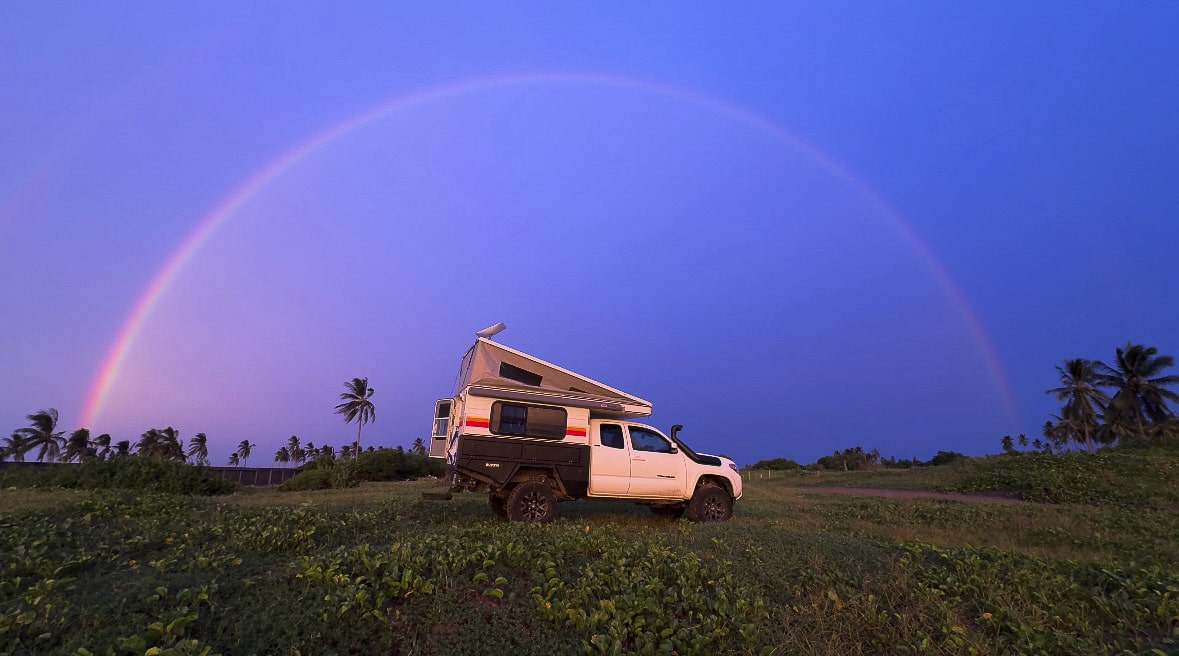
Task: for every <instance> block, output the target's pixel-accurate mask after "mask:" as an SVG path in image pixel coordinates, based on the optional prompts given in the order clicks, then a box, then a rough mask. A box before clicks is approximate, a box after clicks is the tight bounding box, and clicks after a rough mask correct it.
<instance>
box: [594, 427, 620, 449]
mask: <svg viewBox="0 0 1179 656" xmlns="http://www.w3.org/2000/svg"><path fill="white" fill-rule="evenodd" d="M599 435H601V437H602V446H608V447H610V448H611V449H622V448H625V447H626V444H625V443H624V442H623V441H622V426H619V425H618V424H602V426H601V429H600V432H599Z"/></svg>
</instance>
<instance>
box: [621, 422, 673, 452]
mask: <svg viewBox="0 0 1179 656" xmlns="http://www.w3.org/2000/svg"><path fill="white" fill-rule="evenodd" d="M630 445H631V448H633V449H634V450H635V451H648V452H653V453H671V444H669V443H668V441H667V440H665V439H663V436H662V435H660V434H658V433H656V432H653V431H649V430H647V429H645V428H639V427H638V426H631V427H630Z"/></svg>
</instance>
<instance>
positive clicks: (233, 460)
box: [229, 453, 241, 467]
mask: <svg viewBox="0 0 1179 656" xmlns="http://www.w3.org/2000/svg"><path fill="white" fill-rule="evenodd" d="M239 463H241V458H240V457H239V456H238V455H237V453H231V454H229V466H230V467H237V466H238V464H239Z"/></svg>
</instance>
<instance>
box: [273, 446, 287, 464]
mask: <svg viewBox="0 0 1179 656" xmlns="http://www.w3.org/2000/svg"><path fill="white" fill-rule="evenodd" d="M274 461H275V462H281V463H283V464H287V463H289V462H290V461H291V452H290V450H289V449H288V448H287V447H285V446H284V447H280V448H279V450H278V451H275V452H274Z"/></svg>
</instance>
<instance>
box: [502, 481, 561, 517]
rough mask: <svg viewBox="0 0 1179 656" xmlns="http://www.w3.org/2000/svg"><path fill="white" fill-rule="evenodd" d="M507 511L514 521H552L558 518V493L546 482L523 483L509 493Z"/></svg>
mask: <svg viewBox="0 0 1179 656" xmlns="http://www.w3.org/2000/svg"><path fill="white" fill-rule="evenodd" d="M507 511H508V519H510V520H512V521H513V522H538V523H539V522H551V521H553V520H554V519H556V518H557V495H556V494H553V488H551V487H549V486H548V484H546V483H537V482H536V481H529V482H527V483H521V484H519V485H517V486H516V487H515V488H513V489H512V492H511V494H509V495H508V502H507Z"/></svg>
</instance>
